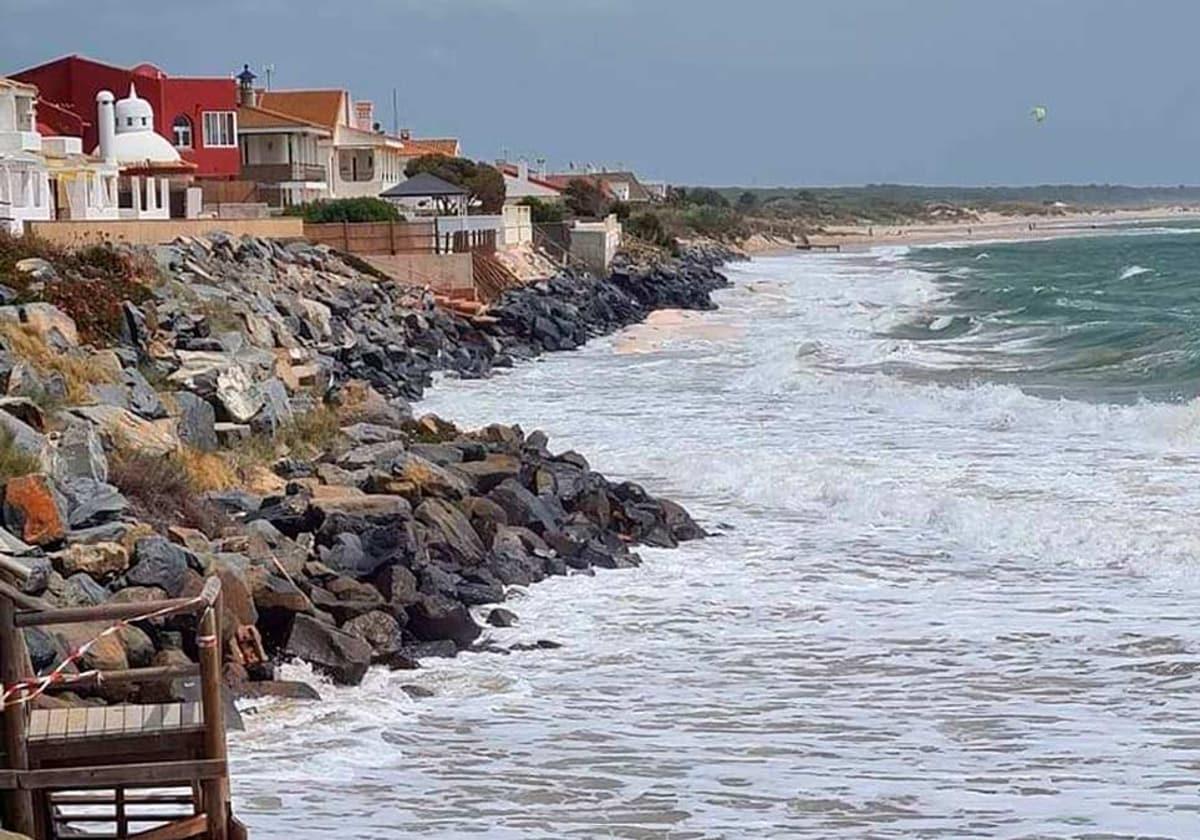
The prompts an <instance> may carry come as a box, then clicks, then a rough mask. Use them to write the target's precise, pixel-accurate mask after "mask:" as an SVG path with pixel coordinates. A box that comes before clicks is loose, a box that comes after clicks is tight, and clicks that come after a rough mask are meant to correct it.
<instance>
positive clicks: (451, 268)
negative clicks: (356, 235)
mask: <svg viewBox="0 0 1200 840" xmlns="http://www.w3.org/2000/svg"><path fill="white" fill-rule="evenodd" d="M363 259H364V260H366V261H367V262H369V263H370V264H371V265H373V266H375V268H377V269H379V270H380V271H382V272H383V273H384V274H386V275H388V276H389V277H394V278H395V279H396V280H399V281H400V282H401V283H409V284H411V285H413V286H428V287H429V288H431V289H433V290H434V291H435V292H438V293H440V294H444V295H449V296H450V297H467V298H474V296H475V274H474V268H473V264H472V261H471V255H470V254H397V255H396V256H387V255H380V256H364V257H363Z"/></svg>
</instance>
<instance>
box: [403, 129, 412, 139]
mask: <svg viewBox="0 0 1200 840" xmlns="http://www.w3.org/2000/svg"><path fill="white" fill-rule="evenodd" d="M400 139H401V140H411V139H412V129H411V128H402V129H400Z"/></svg>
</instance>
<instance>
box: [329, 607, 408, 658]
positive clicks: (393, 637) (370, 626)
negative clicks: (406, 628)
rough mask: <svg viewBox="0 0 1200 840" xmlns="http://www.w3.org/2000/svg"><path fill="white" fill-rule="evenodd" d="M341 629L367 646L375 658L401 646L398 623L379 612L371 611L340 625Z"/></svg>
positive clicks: (389, 616)
mask: <svg viewBox="0 0 1200 840" xmlns="http://www.w3.org/2000/svg"><path fill="white" fill-rule="evenodd" d="M342 629H343V630H345V631H346V632H347V633H349V634H350V635H351V636H357V637H358V638H360V639H362V640H363V641H364V642H366V643H367V644H369V645H370V646H371V650H372V651H374V653H375V655H376V656H379V655H382V654H385V653H389V652H391V651H394V650H396V649H398V648H399V647H400V646H401V639H400V622H398V621H396V619H395V618H393V617H392V616H391V615H389V614H388V613H385V612H383V611H381V610H372V611H371V612H367V613H363V614H362V615H360V616H357V617H356V618H352V619H350V620H349V621H347V622H346V623H345V624H344V625H342Z"/></svg>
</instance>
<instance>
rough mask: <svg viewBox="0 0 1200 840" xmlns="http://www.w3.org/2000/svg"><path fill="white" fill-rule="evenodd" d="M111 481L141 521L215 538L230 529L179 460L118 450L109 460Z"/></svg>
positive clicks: (225, 518) (220, 513)
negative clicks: (205, 498)
mask: <svg viewBox="0 0 1200 840" xmlns="http://www.w3.org/2000/svg"><path fill="white" fill-rule="evenodd" d="M108 480H109V481H110V482H111V483H113V484H114V485H116V487H117V489H119V490H120V491H121V492H122V493H123V494H124V495H125V496H126V498H128V499H129V501H130V504H131V505H132V507H133V510H134V512H135V513H136V514H137V515H138V518H140V519H143V520H145V521H147V522H150V523H151V524H153V525H155V526H158V527H160V528H165V527H167V526H169V525H186V526H187V527H189V528H196V529H198V530H200V531H203V532H204V533H205V534H207V535H208V536H210V537H215V536H218V535H219V534H220V533H221V532H222V531H223V530H224V529H225V528H226V527H228V526H229V525H230V521H229V519H228V517H226V516H225V514H224V513H222V512H221V510H220V509H219V508H218V507H217V506H216V505H213V504H212V503H210V502H207V501H205V500H204V499H203V498H201V497H200V491H199V490H198V489H197V488H196V487H195V486H194V485H193V484H192V477H191V476H190V475H189V473H188V471H187V469H186V468H185V466H184V464H183V462H182V461H181V460H180V458H178V457H174V456H173V457H168V458H164V457H162V456H159V455H147V454H145V453H143V452H139V451H137V450H135V449H127V448H119V449H117V450H115V451H114V452H113V454H112V456H111V457H110V458H109V462H108Z"/></svg>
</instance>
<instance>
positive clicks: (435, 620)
mask: <svg viewBox="0 0 1200 840" xmlns="http://www.w3.org/2000/svg"><path fill="white" fill-rule="evenodd" d="M407 629H408V632H410V633H411V634H412V635H413V636H414V637H415V638H417V639H419V640H421V641H423V642H435V641H439V640H441V639H448V640H450V641H452V642H454V644H455V645H456V646H457V647H458V648H459V649H465V648H467V647H470V645H471V642H473V641H475V640H476V639H478V638H479V635H480V633H482V632H483V630H482V628H480V626H479V625H478V624H476V623H475V619H473V618H472V617H471V612H470V610H468V609H467V608H466V607H465V606H463V605H462V604H460V603H458V602H457V601H453V600H451V599H449V598H446V597H444V596H441V595H424V596H422V598H421V599H420V600H419V601H417V602H416V603H415V604H413V605H412V606H410V607H409V608H408V624H407Z"/></svg>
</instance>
